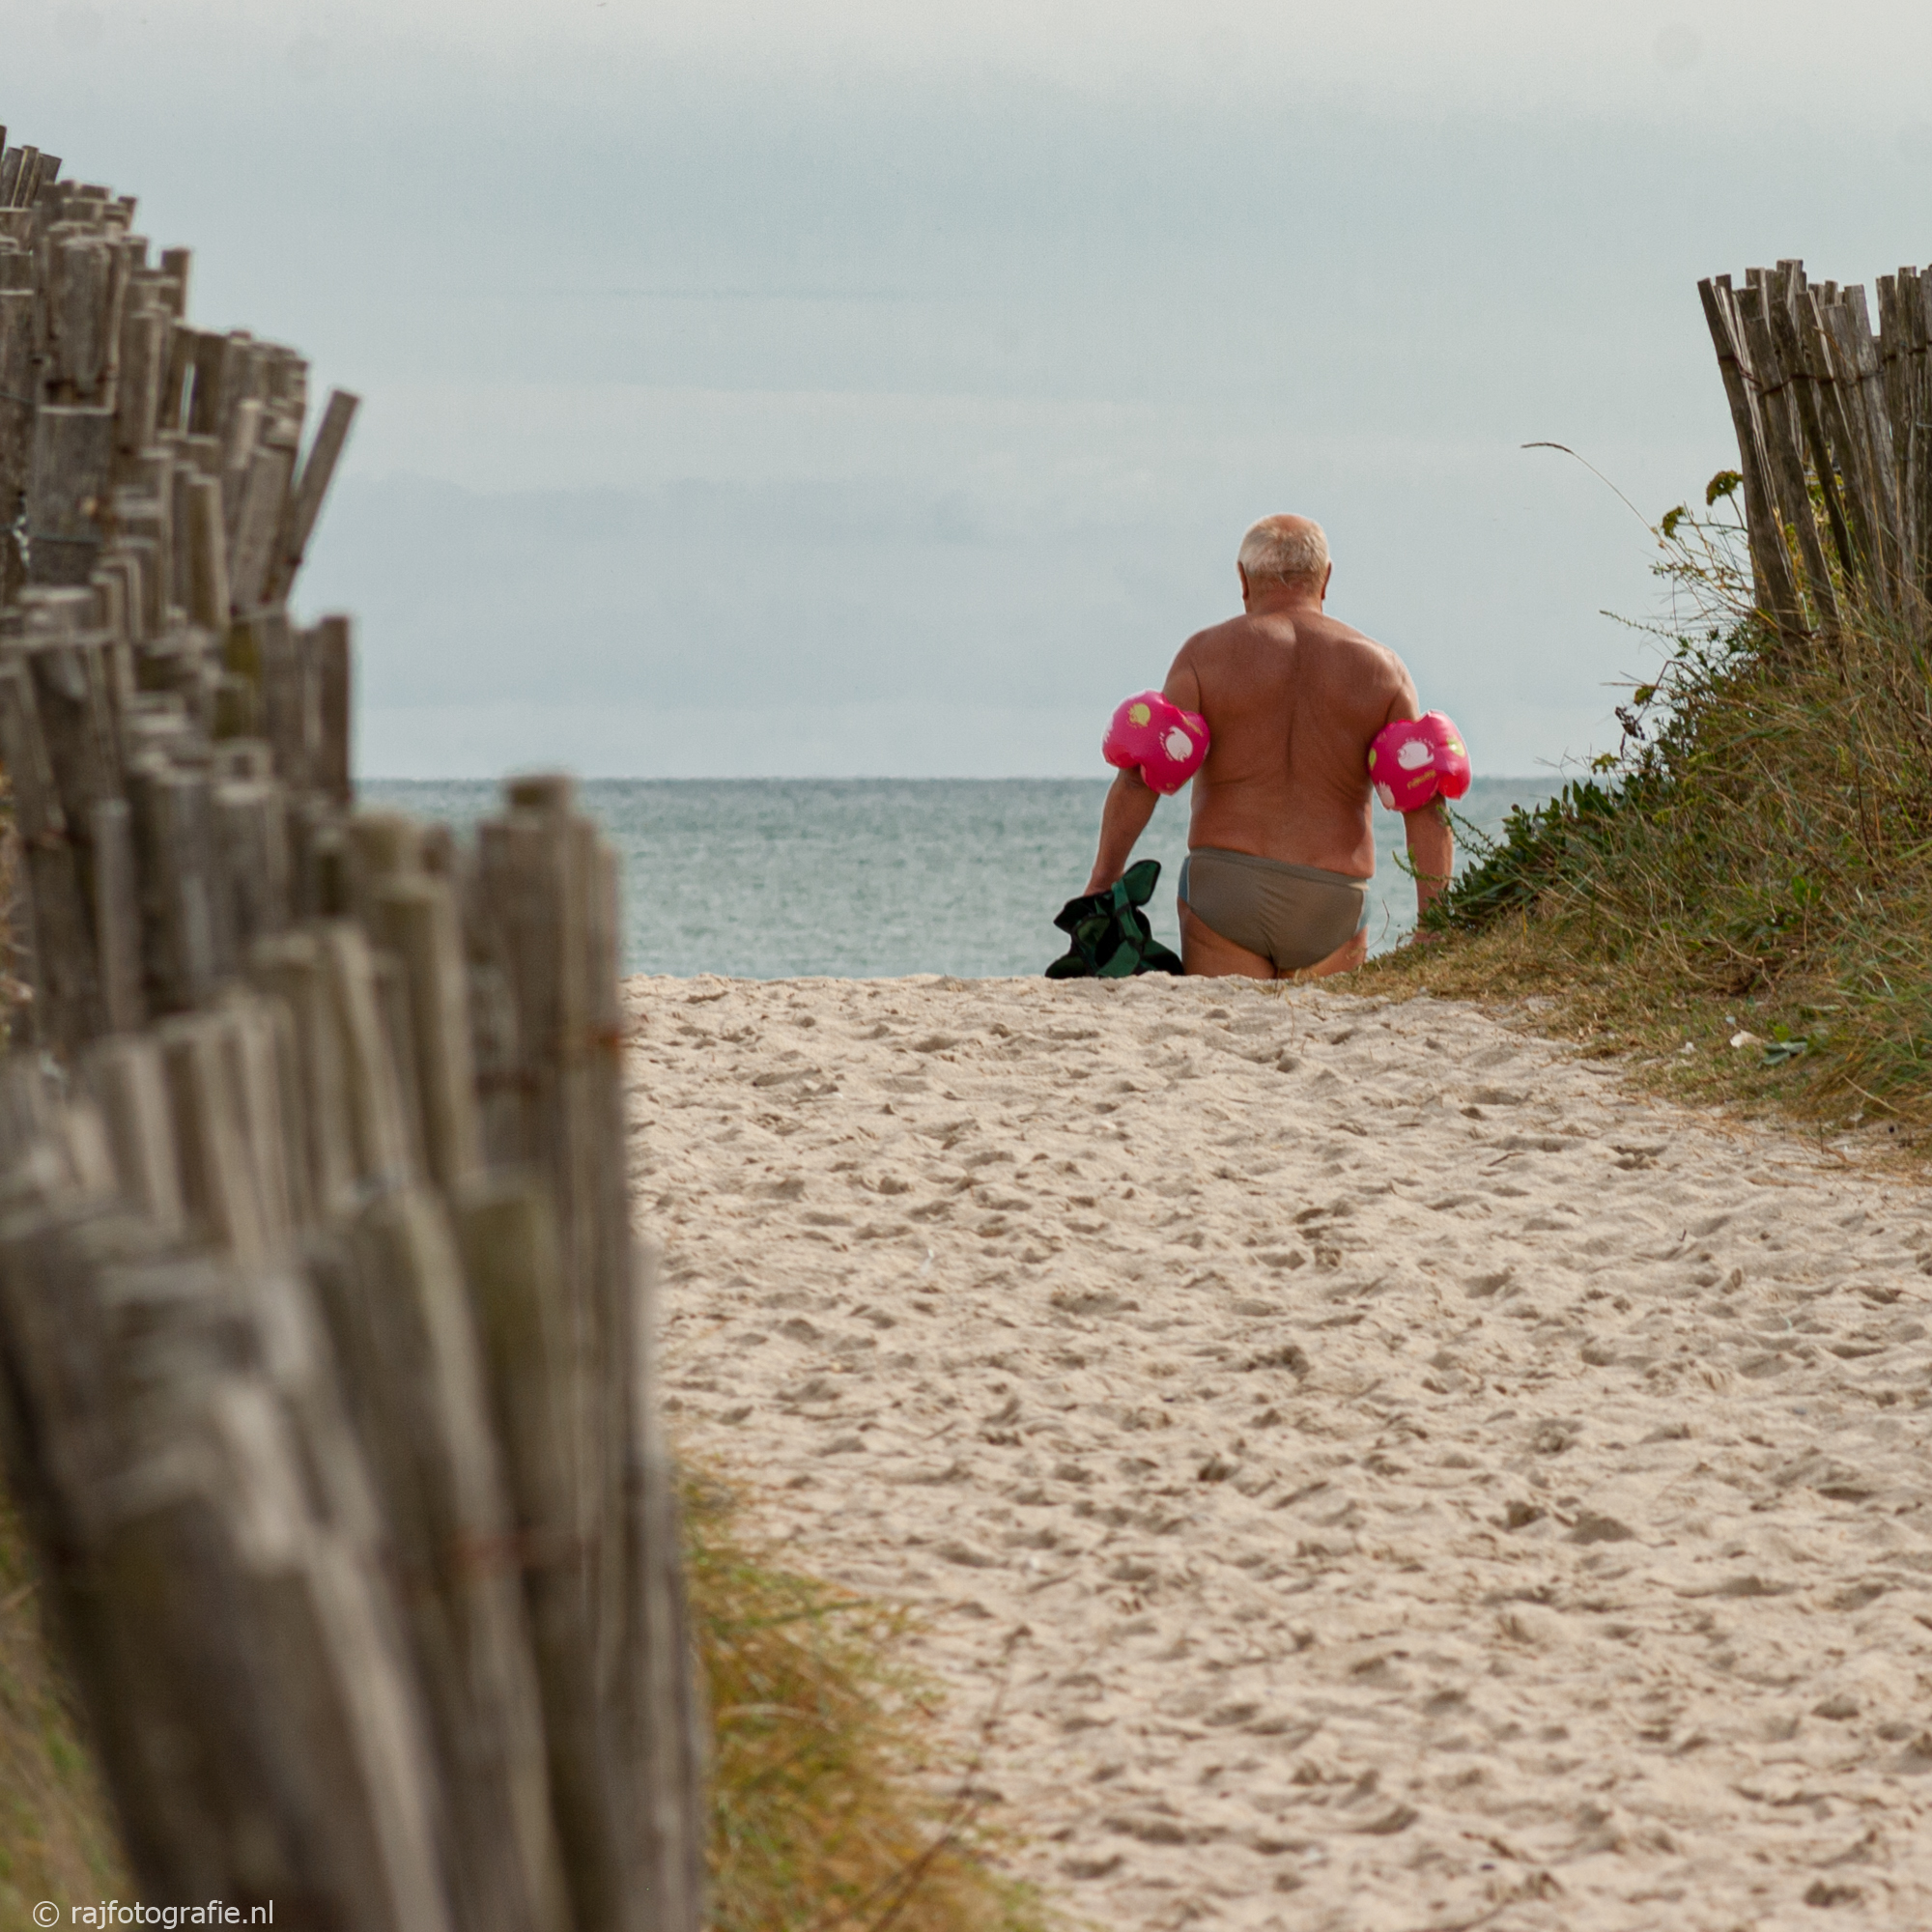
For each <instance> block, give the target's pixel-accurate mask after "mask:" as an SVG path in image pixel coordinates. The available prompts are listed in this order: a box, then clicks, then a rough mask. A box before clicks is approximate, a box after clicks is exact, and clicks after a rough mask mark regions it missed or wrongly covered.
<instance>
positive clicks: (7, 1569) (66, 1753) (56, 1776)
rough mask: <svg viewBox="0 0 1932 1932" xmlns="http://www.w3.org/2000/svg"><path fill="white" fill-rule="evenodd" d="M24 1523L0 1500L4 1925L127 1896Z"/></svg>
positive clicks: (0, 1887)
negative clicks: (52, 1908) (50, 1643)
mask: <svg viewBox="0 0 1932 1932" xmlns="http://www.w3.org/2000/svg"><path fill="white" fill-rule="evenodd" d="M39 1595H40V1592H39V1585H38V1582H37V1579H36V1577H35V1573H34V1568H33V1564H32V1561H31V1559H30V1557H29V1555H28V1552H27V1542H26V1538H25V1535H24V1533H23V1531H22V1529H21V1526H20V1522H19V1519H18V1518H17V1517H16V1516H15V1514H14V1510H13V1507H12V1505H11V1504H9V1503H7V1502H6V1501H5V1499H4V1497H0V1925H27V1924H30V1923H32V1920H31V1918H30V1917H29V1915H30V1913H31V1912H32V1911H33V1908H34V1907H35V1906H36V1905H37V1904H39V1903H40V1902H41V1901H42V1900H43V1899H51V1900H52V1901H53V1902H54V1903H55V1904H56V1905H58V1906H60V1907H61V1908H62V1912H61V1920H62V1923H66V1922H67V1919H68V1917H69V1914H68V1910H67V1908H68V1907H70V1906H75V1905H87V1904H91V1903H93V1902H94V1901H96V1900H99V1899H102V1898H114V1897H117V1896H118V1897H121V1898H123V1899H125V1898H127V1897H128V1896H129V1892H128V1880H127V1872H126V1868H125V1865H124V1863H123V1861H122V1857H121V1851H120V1843H119V1837H118V1833H117V1830H116V1827H115V1824H114V1821H113V1815H112V1812H111V1810H110V1807H109V1805H108V1803H107V1797H106V1794H105V1792H104V1791H103V1790H102V1789H101V1786H100V1783H99V1779H98V1778H97V1777H96V1776H95V1774H94V1766H93V1762H92V1760H91V1758H90V1757H89V1754H88V1751H87V1749H86V1747H85V1745H84V1744H83V1742H82V1738H81V1729H80V1723H79V1719H78V1717H77V1714H76V1711H75V1707H74V1703H73V1698H72V1693H71V1690H69V1688H68V1686H67V1684H66V1682H65V1680H64V1678H63V1677H62V1675H61V1673H60V1671H59V1670H58V1669H57V1668H56V1667H55V1665H54V1662H53V1659H52V1653H51V1652H50V1651H49V1649H48V1647H47V1643H46V1639H45V1635H44V1633H43V1629H42V1621H41V1606H40V1602H39Z"/></svg>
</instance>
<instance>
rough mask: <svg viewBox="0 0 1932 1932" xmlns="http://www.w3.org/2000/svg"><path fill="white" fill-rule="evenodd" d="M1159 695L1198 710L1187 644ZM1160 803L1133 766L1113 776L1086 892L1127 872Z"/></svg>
mask: <svg viewBox="0 0 1932 1932" xmlns="http://www.w3.org/2000/svg"><path fill="white" fill-rule="evenodd" d="M1160 695H1161V696H1163V697H1164V698H1166V699H1167V701H1168V702H1169V703H1170V704H1172V705H1174V706H1176V707H1177V708H1178V709H1179V710H1181V711H1196V712H1198V711H1199V710H1200V709H1201V680H1200V679H1199V678H1198V677H1197V676H1196V675H1195V671H1194V665H1193V662H1192V660H1191V659H1190V658H1189V656H1188V647H1187V645H1186V644H1182V645H1181V647H1180V649H1179V653H1178V654H1177V655H1176V657H1175V660H1174V663H1173V664H1172V665H1171V666H1169V668H1168V672H1167V682H1166V684H1164V685H1163V686H1162V687H1161V694H1160ZM1159 803H1160V794H1159V793H1158V792H1157V791H1155V790H1154V788H1153V787H1152V786H1151V784H1149V783H1148V781H1146V780H1145V779H1144V778H1142V777H1141V775H1140V772H1139V771H1138V770H1137V769H1136V768H1134V767H1133V766H1129V767H1128V768H1127V769H1126V770H1124V771H1122V772H1119V773H1117V774H1116V775H1115V778H1114V782H1113V784H1112V785H1111V786H1110V787H1109V789H1108V792H1107V802H1106V804H1105V805H1104V806H1102V807H1101V809H1100V849H1099V850H1098V851H1097V852H1096V853H1095V854H1094V871H1093V875H1092V876H1091V877H1090V878H1089V879H1088V881H1087V890H1088V892H1090V893H1104V892H1105V891H1106V890H1107V888H1108V887H1109V886H1111V885H1113V884H1114V882H1115V881H1116V880H1117V879H1119V878H1120V876H1121V874H1122V872H1124V871H1125V870H1126V869H1127V861H1128V860H1129V859H1131V858H1132V857H1133V855H1134V847H1135V845H1136V844H1138V843H1139V842H1140V836H1141V834H1142V833H1143V832H1145V831H1146V830H1147V829H1148V821H1149V820H1150V819H1151V818H1152V816H1153V809H1154V807H1155V806H1157V805H1158V804H1159Z"/></svg>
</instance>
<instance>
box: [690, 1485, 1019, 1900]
mask: <svg viewBox="0 0 1932 1932" xmlns="http://www.w3.org/2000/svg"><path fill="white" fill-rule="evenodd" d="M685 1508H686V1523H687V1529H686V1549H687V1555H688V1566H687V1573H688V1577H689V1581H690V1588H691V1595H692V1605H693V1612H694V1621H695V1623H696V1631H697V1639H698V1648H699V1653H700V1656H701V1659H702V1663H703V1670H704V1676H705V1680H706V1683H707V1687H708V1691H709V1695H710V1698H711V1709H712V1719H713V1723H714V1725H715V1730H716V1762H715V1763H714V1765H713V1767H712V1771H713V1777H712V1851H711V1881H712V1894H711V1911H710V1924H711V1926H712V1927H713V1928H714V1932H889V1928H890V1932H1039V1928H1042V1927H1044V1926H1045V1925H1046V1924H1047V1923H1048V1922H1049V1921H1048V1919H1047V1918H1046V1917H1045V1915H1044V1913H1043V1911H1042V1909H1041V1907H1040V1905H1039V1903H1038V1901H1037V1899H1036V1898H1035V1897H1034V1896H1033V1894H1032V1892H1031V1891H1030V1889H1028V1888H1026V1887H1023V1886H1020V1885H1018V1884H1015V1883H1014V1882H1012V1881H1010V1880H1009V1879H1005V1878H1003V1877H1001V1876H999V1875H998V1874H997V1873H995V1872H994V1871H993V1869H992V1868H991V1866H990V1865H989V1864H988V1863H987V1862H986V1860H985V1857H984V1853H985V1851H986V1849H987V1846H988V1838H987V1835H986V1833H985V1832H984V1830H983V1827H982V1825H981V1823H980V1819H979V1816H978V1807H977V1804H976V1803H975V1801H974V1799H973V1797H972V1795H971V1793H972V1781H973V1767H972V1766H971V1765H970V1764H967V1765H961V1764H959V1763H957V1762H950V1763H944V1764H943V1767H942V1762H941V1760H940V1759H939V1758H938V1757H937V1756H936V1755H935V1752H934V1747H933V1744H932V1740H933V1737H934V1735H935V1726H934V1723H933V1719H934V1718H935V1716H936V1712H935V1709H934V1706H933V1704H932V1702H931V1700H930V1692H929V1689H928V1687H926V1686H925V1685H923V1683H922V1682H921V1681H920V1680H919V1679H918V1678H917V1677H916V1676H915V1675H913V1674H912V1673H911V1672H910V1671H909V1670H908V1669H907V1668H906V1666H905V1665H904V1664H903V1662H901V1661H900V1656H899V1653H900V1642H901V1638H902V1636H903V1634H904V1613H903V1612H901V1611H897V1610H893V1609H889V1608H887V1607H884V1606H882V1605H876V1604H869V1603H866V1602H863V1601H860V1600H858V1599H855V1598H852V1597H849V1596H846V1595H844V1594H842V1593H840V1592H838V1591H836V1590H833V1589H831V1588H829V1587H828V1586H826V1585H825V1584H822V1583H818V1582H814V1581H812V1580H811V1579H810V1578H808V1577H799V1576H797V1575H795V1574H793V1573H792V1572H790V1571H788V1570H787V1569H785V1568H784V1567H783V1566H782V1565H781V1564H780V1563H779V1562H778V1561H777V1560H776V1558H775V1556H774V1555H773V1553H772V1552H771V1551H770V1550H769V1549H767V1548H761V1547H760V1546H759V1545H758V1544H757V1542H756V1541H755V1539H753V1538H752V1537H750V1536H749V1535H748V1533H747V1532H746V1531H745V1530H744V1529H743V1527H742V1525H741V1524H740V1522H739V1521H738V1520H737V1512H736V1507H735V1504H734V1501H733V1498H732V1496H731V1494H730V1492H729V1491H728V1490H727V1489H725V1487H724V1486H723V1485H721V1484H719V1483H718V1482H716V1481H715V1480H710V1479H706V1478H697V1479H695V1480H693V1481H691V1482H690V1483H689V1484H688V1485H687V1492H686V1502H685Z"/></svg>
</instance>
